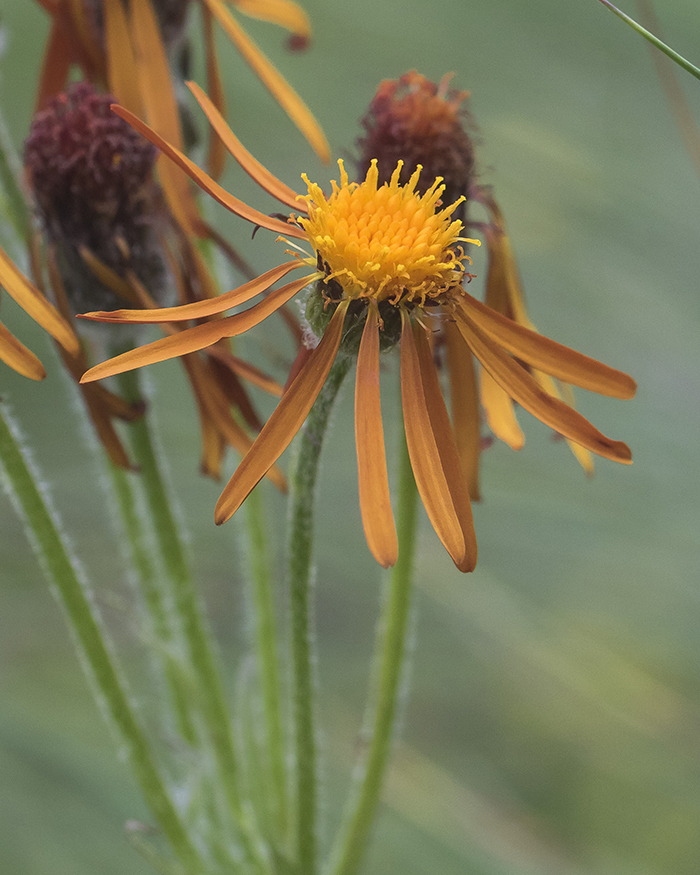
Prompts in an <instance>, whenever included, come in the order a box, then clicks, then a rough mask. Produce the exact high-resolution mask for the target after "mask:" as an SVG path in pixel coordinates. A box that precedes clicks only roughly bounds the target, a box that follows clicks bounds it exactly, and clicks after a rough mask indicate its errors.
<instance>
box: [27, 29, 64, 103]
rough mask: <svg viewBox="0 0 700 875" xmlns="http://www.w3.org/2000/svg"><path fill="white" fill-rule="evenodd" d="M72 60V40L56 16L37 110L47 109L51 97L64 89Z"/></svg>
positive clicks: (42, 68) (46, 54)
mask: <svg viewBox="0 0 700 875" xmlns="http://www.w3.org/2000/svg"><path fill="white" fill-rule="evenodd" d="M72 60H73V58H72V54H71V40H70V38H69V36H68V34H67V33H66V30H65V27H64V26H63V23H62V22H61V20H60V18H58V17H55V18H54V20H53V22H52V24H51V31H50V32H49V38H48V41H47V43H46V48H45V49H44V59H43V61H42V63H41V73H40V75H39V87H38V89H37V97H36V109H35V111H36V112H39V111H40V110H42V109H46V106H47V104H48V102H49V101H50V100H51V98H52V97H55V96H56V95H57V94H60V93H61V91H63V89H64V87H65V84H66V80H67V79H68V71H69V70H70V65H71V63H72Z"/></svg>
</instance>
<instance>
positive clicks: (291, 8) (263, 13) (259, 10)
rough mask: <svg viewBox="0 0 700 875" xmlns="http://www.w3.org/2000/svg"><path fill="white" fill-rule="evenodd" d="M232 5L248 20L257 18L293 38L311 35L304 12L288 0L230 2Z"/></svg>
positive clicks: (240, 0)
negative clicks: (284, 29)
mask: <svg viewBox="0 0 700 875" xmlns="http://www.w3.org/2000/svg"><path fill="white" fill-rule="evenodd" d="M230 2H232V3H233V5H234V6H235V7H236V9H238V11H239V12H242V13H243V14H244V15H248V16H250V18H259V19H261V20H262V21H269V22H271V23H272V24H279V25H280V27H284V28H286V29H287V30H288V31H291V33H293V34H294V35H295V36H299V37H302V38H304V39H308V38H309V36H310V35H311V27H310V26H309V18H308V16H307V14H306V13H305V12H304V10H303V9H302V8H301V6H299V5H298V4H296V3H292V2H290V0H230Z"/></svg>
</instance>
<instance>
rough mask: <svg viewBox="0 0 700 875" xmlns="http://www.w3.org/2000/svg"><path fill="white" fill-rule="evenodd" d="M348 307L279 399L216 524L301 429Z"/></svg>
mask: <svg viewBox="0 0 700 875" xmlns="http://www.w3.org/2000/svg"><path fill="white" fill-rule="evenodd" d="M347 308H348V301H343V302H342V303H340V304H339V305H338V307H337V309H336V311H335V313H334V314H333V318H332V319H331V321H330V323H329V325H328V328H327V329H326V332H325V334H324V335H323V337H322V338H321V342H320V343H319V345H318V346H317V347H316V349H315V350H314V351H313V352H312V353H311V355H310V357H309V359H308V361H307V362H306V365H305V367H304V369H303V370H302V371H301V373H300V374H299V376H298V377H297V378H296V380H295V381H294V382H293V383H292V385H291V386H290V387H289V388H288V389H287V391H286V392H285V393H284V395H283V396H282V400H281V401H280V403H279V404H278V405H277V407H276V408H275V410H274V412H273V413H272V415H271V416H270V418H269V419H268V421H267V422H266V423H265V425H264V426H263V429H262V431H261V432H260V434H259V435H258V437H257V438H256V440H255V443H254V444H253V446H252V448H251V450H250V451H249V452H248V454H247V455H246V456H245V458H244V459H243V460H242V461H241V463H240V465H239V466H238V468H237V469H236V471H235V473H234V475H233V477H232V478H231V479H230V480H229V482H228V484H227V485H226V487H225V488H224V491H223V492H222V493H221V497H220V498H219V501H218V502H217V505H216V510H215V512H214V519H215V521H216V524H217V525H221V523H225V522H226V520H228V519H230V518H231V517H232V516H233V514H234V513H235V512H236V511H237V510H238V508H239V507H240V506H241V504H243V502H244V501H245V499H246V498H247V497H248V495H249V494H250V492H251V491H252V490H253V489H254V488H255V485H256V484H257V483H258V482H259V481H260V480H261V479H262V478H263V477H264V476H265V473H266V472H267V471H268V470H269V469H270V467H271V466H272V465H273V464H274V463H275V462H276V461H277V459H279V457H280V456H281V455H282V453H283V452H284V451H285V450H286V448H287V447H288V446H289V444H290V443H291V441H292V438H293V437H294V435H295V434H296V433H297V432H298V431H299V429H300V428H301V426H302V424H303V422H304V420H305V419H306V417H307V416H308V414H309V411H310V410H311V408H312V407H313V403H314V401H315V400H316V397H317V396H318V393H319V392H320V391H321V388H322V387H323V384H324V383H325V381H326V377H327V376H328V372H329V371H330V369H331V366H332V365H333V362H334V361H335V357H336V355H337V353H338V347H339V346H340V340H341V337H342V334H343V321H344V319H345V313H346V312H347Z"/></svg>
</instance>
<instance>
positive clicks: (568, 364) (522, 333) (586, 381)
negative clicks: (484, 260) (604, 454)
mask: <svg viewBox="0 0 700 875" xmlns="http://www.w3.org/2000/svg"><path fill="white" fill-rule="evenodd" d="M461 304H462V307H463V309H464V312H465V313H466V314H467V315H468V316H469V318H470V319H471V320H473V322H474V323H475V324H476V325H478V326H479V328H480V329H481V330H482V331H483V332H484V334H486V335H487V336H488V337H490V338H491V339H492V340H495V341H496V343H498V345H499V346H501V347H503V349H505V350H506V351H507V352H509V353H511V354H512V355H514V356H517V358H519V359H522V361H524V362H526V363H527V364H528V365H532V367H535V368H537V369H538V370H540V371H544V372H545V373H546V374H550V375H551V376H552V377H557V378H558V379H559V380H563V381H564V382H565V383H573V384H574V385H575V386H580V387H581V388H582V389H589V390H590V391H591V392H597V393H598V394H599V395H608V396H610V397H612V398H623V399H626V398H633V397H634V394H635V392H636V391H637V384H636V383H635V382H634V380H633V379H632V377H630V376H629V375H628V374H625V373H623V372H622V371H617V370H615V369H614V368H610V367H608V365H604V364H603V363H602V362H599V361H597V360H596V359H592V358H589V356H587V355H583V353H580V352H576V351H575V350H573V349H570V348H569V347H568V346H564V345H563V344H561V343H557V342H556V341H555V340H550V339H549V338H548V337H544V335H542V334H538V333H537V332H536V331H532V330H531V329H529V328H526V327H525V326H523V325H519V324H518V323H517V322H513V320H511V319H507V318H506V317H505V316H502V315H501V314H500V313H497V312H496V311H495V310H492V309H491V308H490V307H487V306H486V305H485V304H482V303H481V301H477V299H476V298H473V297H472V296H471V295H469V294H467V293H466V292H465V293H464V296H463V297H462V299H461Z"/></svg>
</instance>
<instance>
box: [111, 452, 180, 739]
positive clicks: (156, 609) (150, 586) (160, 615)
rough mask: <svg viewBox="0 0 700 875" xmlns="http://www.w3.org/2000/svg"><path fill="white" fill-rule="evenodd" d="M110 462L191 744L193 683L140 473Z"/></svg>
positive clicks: (177, 711)
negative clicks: (150, 536)
mask: <svg viewBox="0 0 700 875" xmlns="http://www.w3.org/2000/svg"><path fill="white" fill-rule="evenodd" d="M106 464H107V466H108V467H109V473H110V476H111V479H112V486H113V488H114V492H115V495H116V498H117V504H118V506H119V511H120V515H121V519H122V523H123V526H124V534H125V535H126V539H127V541H128V543H129V548H130V551H131V560H132V562H133V566H134V570H135V572H136V575H137V578H138V584H139V591H140V593H141V595H142V597H143V600H144V603H145V607H146V610H147V612H148V617H149V620H150V623H151V630H152V634H153V638H154V640H155V641H156V642H157V644H158V649H159V655H160V657H161V658H162V661H163V673H164V675H165V680H166V683H167V685H168V688H169V690H170V695H171V698H172V704H173V709H174V712H175V721H176V725H177V728H178V730H179V732H180V734H181V735H182V737H183V739H184V740H185V741H186V742H187V744H189V745H190V746H195V744H196V737H197V733H196V729H195V726H194V716H193V714H192V711H191V709H192V701H193V697H192V683H191V681H190V680H189V679H188V678H187V675H186V670H185V667H184V666H183V665H182V664H181V663H180V661H179V660H178V659H177V657H176V656H175V651H176V649H177V641H176V630H175V629H173V624H172V622H171V620H170V617H169V616H168V610H167V607H166V605H165V601H164V598H163V593H162V590H161V587H160V585H159V580H158V571H157V568H156V565H155V563H154V561H153V557H152V556H151V550H150V549H149V544H148V543H147V529H146V526H145V521H144V520H143V519H142V516H143V514H142V513H141V512H140V511H139V508H138V502H137V500H136V496H135V493H134V485H135V484H134V482H133V480H134V478H135V476H136V475H134V474H132V473H130V472H127V471H124V469H123V468H118V467H117V466H116V465H114V464H113V463H112V462H110V461H109V460H108V459H107V460H106Z"/></svg>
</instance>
